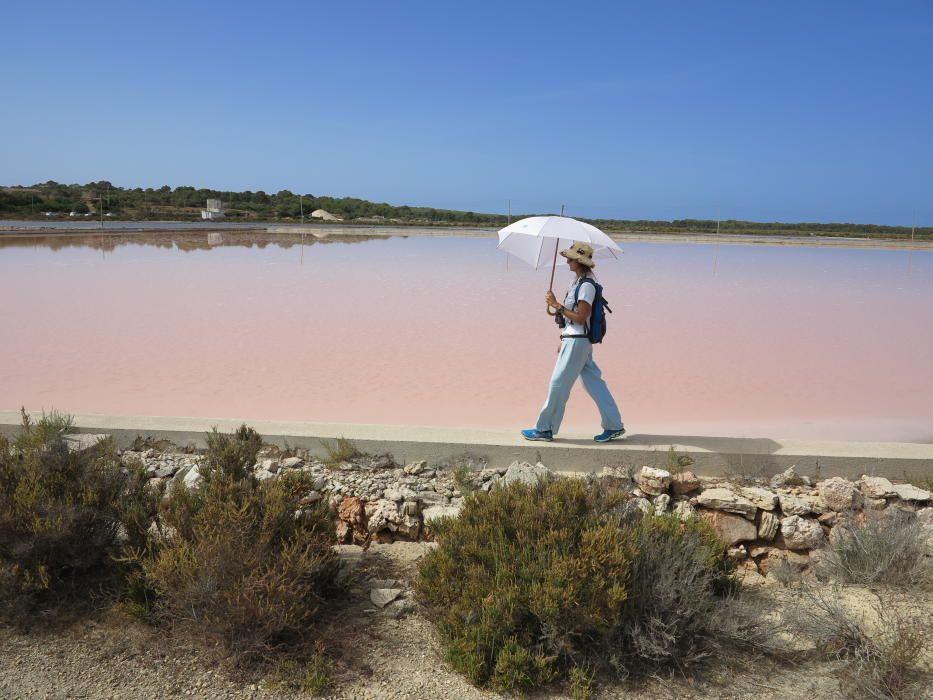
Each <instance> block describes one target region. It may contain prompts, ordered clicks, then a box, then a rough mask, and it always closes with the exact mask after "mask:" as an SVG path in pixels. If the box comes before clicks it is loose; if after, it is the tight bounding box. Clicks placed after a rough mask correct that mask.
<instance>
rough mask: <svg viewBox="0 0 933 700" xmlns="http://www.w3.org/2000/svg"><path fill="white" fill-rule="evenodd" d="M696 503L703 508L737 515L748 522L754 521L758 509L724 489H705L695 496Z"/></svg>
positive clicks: (746, 500)
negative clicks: (743, 517)
mask: <svg viewBox="0 0 933 700" xmlns="http://www.w3.org/2000/svg"><path fill="white" fill-rule="evenodd" d="M697 503H699V504H700V505H701V506H704V507H705V508H711V509H713V510H724V511H727V512H729V513H739V514H740V515H743V516H745V517H746V518H748V519H749V520H752V519H754V517H755V513H756V512H757V511H758V507H757V506H756V505H755V504H754V503H752V502H751V501H749V500H748V499H747V498H745V497H744V496H740V495H739V494H737V493H735V492H734V491H730V490H729V489H725V488H719V487H717V488H712V489H706V490H705V491H703V492H702V493H701V494H700V495H699V496H697Z"/></svg>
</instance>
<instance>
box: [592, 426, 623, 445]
mask: <svg viewBox="0 0 933 700" xmlns="http://www.w3.org/2000/svg"><path fill="white" fill-rule="evenodd" d="M624 435H625V428H622V429H621V430H604V431H603V432H601V433H600V434H599V435H596V436H595V437H594V438H593V439H594V440H595V441H596V442H609V441H610V440H620V439H622V437H623V436H624Z"/></svg>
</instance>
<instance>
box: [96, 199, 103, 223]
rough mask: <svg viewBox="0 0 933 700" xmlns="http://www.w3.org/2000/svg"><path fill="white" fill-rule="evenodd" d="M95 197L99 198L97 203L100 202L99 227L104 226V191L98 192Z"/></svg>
mask: <svg viewBox="0 0 933 700" xmlns="http://www.w3.org/2000/svg"><path fill="white" fill-rule="evenodd" d="M97 199H98V200H99V203H100V227H101V228H103V227H104V193H103V192H98V193H97Z"/></svg>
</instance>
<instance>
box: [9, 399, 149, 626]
mask: <svg viewBox="0 0 933 700" xmlns="http://www.w3.org/2000/svg"><path fill="white" fill-rule="evenodd" d="M71 427H72V421H71V418H70V417H69V416H66V415H62V414H59V413H55V412H53V413H50V414H48V415H45V414H43V416H42V417H41V418H40V419H39V420H38V421H33V420H32V419H31V418H30V417H29V416H28V414H26V412H25V411H23V414H22V426H21V429H20V432H19V435H18V436H17V437H16V438H15V440H14V441H13V443H12V444H10V443H9V441H7V440H6V439H4V438H2V437H0V612H3V613H4V615H5V616H6V617H8V618H10V619H16V620H20V619H23V618H25V616H28V615H29V614H30V613H31V612H32V610H33V609H34V608H35V606H36V605H39V604H41V603H43V602H54V601H53V600H52V596H51V594H61V595H60V597H62V596H63V595H64V593H65V592H66V591H67V590H77V589H79V588H80V587H81V586H82V585H83V584H85V583H86V582H87V581H88V579H89V577H91V576H94V575H107V574H108V572H110V573H112V574H117V572H116V569H117V568H118V567H116V566H115V563H116V562H115V560H114V557H115V556H117V555H119V553H120V552H121V551H122V549H123V547H124V546H127V545H129V546H134V545H135V546H138V545H140V544H142V543H143V542H144V541H145V539H146V528H147V527H148V525H149V521H150V519H151V517H152V515H153V513H154V512H155V507H156V500H157V497H158V496H157V494H154V493H153V492H151V491H150V490H149V489H148V488H147V485H146V484H147V479H146V477H145V474H144V473H143V472H142V469H141V468H138V467H136V468H128V469H124V468H123V467H122V465H121V464H120V460H119V458H118V456H117V454H116V450H115V448H114V445H113V442H112V441H110V440H106V441H104V442H101V443H99V444H97V445H96V446H94V447H92V448H89V449H85V450H75V449H71V448H69V445H68V443H67V442H66V440H65V439H64V436H65V434H66V433H67V431H68V430H70V429H71ZM124 472H126V473H124Z"/></svg>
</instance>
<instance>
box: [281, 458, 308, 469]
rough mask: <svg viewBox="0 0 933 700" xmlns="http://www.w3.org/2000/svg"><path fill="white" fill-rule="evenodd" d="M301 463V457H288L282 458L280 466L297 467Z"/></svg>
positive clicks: (302, 461) (302, 462)
mask: <svg viewBox="0 0 933 700" xmlns="http://www.w3.org/2000/svg"><path fill="white" fill-rule="evenodd" d="M302 464H304V460H303V459H302V458H301V457H288V458H287V459H283V460H282V466H283V467H285V468H286V469H297V468H298V467H300V466H301V465H302Z"/></svg>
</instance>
